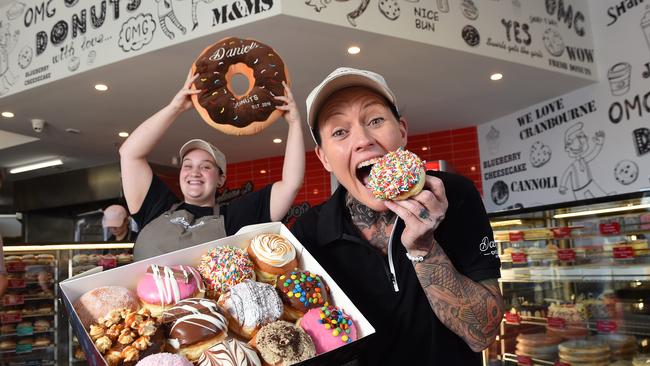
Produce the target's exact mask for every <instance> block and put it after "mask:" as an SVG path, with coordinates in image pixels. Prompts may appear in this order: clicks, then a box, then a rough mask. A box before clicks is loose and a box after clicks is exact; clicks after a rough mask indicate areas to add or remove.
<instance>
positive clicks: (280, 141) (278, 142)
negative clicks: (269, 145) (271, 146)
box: [273, 139, 282, 144]
mask: <svg viewBox="0 0 650 366" xmlns="http://www.w3.org/2000/svg"><path fill="white" fill-rule="evenodd" d="M273 143H275V144H281V143H282V139H273Z"/></svg>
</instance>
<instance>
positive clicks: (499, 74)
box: [490, 72, 503, 81]
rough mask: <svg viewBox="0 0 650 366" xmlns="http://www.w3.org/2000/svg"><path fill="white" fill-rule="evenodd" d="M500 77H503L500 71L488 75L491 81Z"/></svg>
mask: <svg viewBox="0 0 650 366" xmlns="http://www.w3.org/2000/svg"><path fill="white" fill-rule="evenodd" d="M501 79H503V74H501V73H498V72H497V73H494V74H492V75H490V80H492V81H497V80H501Z"/></svg>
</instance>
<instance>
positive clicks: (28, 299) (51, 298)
mask: <svg viewBox="0 0 650 366" xmlns="http://www.w3.org/2000/svg"><path fill="white" fill-rule="evenodd" d="M23 300H25V301H40V300H54V296H35V297H24V298H23Z"/></svg>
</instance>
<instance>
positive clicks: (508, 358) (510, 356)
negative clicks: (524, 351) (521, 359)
mask: <svg viewBox="0 0 650 366" xmlns="http://www.w3.org/2000/svg"><path fill="white" fill-rule="evenodd" d="M530 360H531V361H532V362H533V365H544V366H546V365H550V366H553V365H555V361H546V360H540V359H538V358H531V359H530ZM503 361H510V362H514V363H517V355H516V354H514V353H504V354H503Z"/></svg>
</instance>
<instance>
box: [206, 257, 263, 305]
mask: <svg viewBox="0 0 650 366" xmlns="http://www.w3.org/2000/svg"><path fill="white" fill-rule="evenodd" d="M198 269H199V272H200V273H201V277H203V280H204V281H205V283H206V286H207V290H208V291H207V297H210V298H213V299H217V298H219V295H220V294H222V293H223V292H226V290H228V289H229V288H230V287H231V286H234V285H236V284H238V283H240V282H243V281H244V280H246V279H253V280H254V279H255V272H253V262H251V260H250V258H249V257H248V254H246V252H245V251H243V250H242V249H239V248H235V247H228V246H225V247H217V248H213V249H210V251H208V252H207V253H206V254H204V255H203V256H201V264H200V265H199V267H198Z"/></svg>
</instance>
